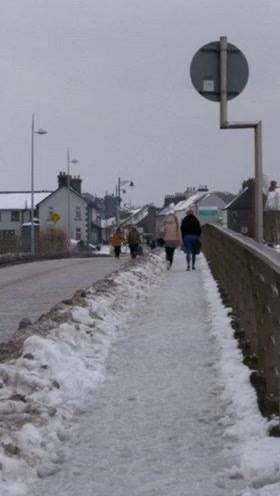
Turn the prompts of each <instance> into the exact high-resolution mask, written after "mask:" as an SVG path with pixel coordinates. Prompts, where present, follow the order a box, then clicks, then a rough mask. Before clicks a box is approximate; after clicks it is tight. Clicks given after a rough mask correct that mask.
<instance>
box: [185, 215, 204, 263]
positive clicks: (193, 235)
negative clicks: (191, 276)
mask: <svg viewBox="0 0 280 496" xmlns="http://www.w3.org/2000/svg"><path fill="white" fill-rule="evenodd" d="M181 234H182V240H183V243H184V247H185V251H186V258H187V270H190V264H191V262H192V269H193V270H195V259H196V254H197V249H198V244H200V240H199V238H200V235H201V226H200V222H199V220H198V219H197V217H196V216H195V215H194V213H193V210H192V209H189V210H188V211H187V214H186V216H185V217H184V218H183V220H182V223H181Z"/></svg>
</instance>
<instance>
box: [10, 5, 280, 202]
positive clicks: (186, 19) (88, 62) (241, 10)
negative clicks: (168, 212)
mask: <svg viewBox="0 0 280 496" xmlns="http://www.w3.org/2000/svg"><path fill="white" fill-rule="evenodd" d="M279 25H280V2H279V0H246V1H244V0H234V1H232V2H229V1H228V0H9V1H4V0H2V1H1V17H0V62H1V78H0V89H1V91H0V94H1V105H0V109H1V111H0V173H1V176H0V177H1V186H0V189H1V190H3V189H9V190H10V189H28V188H29V187H30V135H31V130H30V128H31V116H32V113H33V112H34V113H35V116H36V123H37V127H42V128H45V129H47V130H48V135H46V136H36V142H35V145H36V150H35V153H36V155H35V160H36V163H35V165H36V184H35V185H36V187H37V188H50V189H53V188H55V187H56V174H57V172H58V171H59V170H63V169H65V167H66V150H67V147H69V148H70V151H71V156H72V158H77V159H79V164H76V165H73V166H72V170H73V172H75V173H77V174H80V175H81V177H82V178H83V189H84V191H89V192H92V193H96V194H98V195H102V194H104V192H105V191H106V190H107V191H109V192H111V191H113V190H114V188H115V184H116V181H117V178H118V176H121V177H122V178H123V179H132V180H133V181H134V182H135V188H134V189H133V192H129V194H128V195H127V196H128V199H131V200H132V201H133V202H134V203H135V204H140V203H144V202H154V203H155V204H157V205H161V204H162V199H163V195H164V194H166V193H172V192H175V191H182V190H184V189H185V188H186V187H187V186H192V185H193V186H197V185H198V184H207V185H208V186H209V188H211V189H219V190H227V191H232V192H235V191H237V190H238V189H239V187H240V183H241V180H242V179H243V178H246V177H248V176H250V175H252V174H253V168H254V165H253V131H250V130H249V131H244V130H243V131H220V130H219V121H218V118H219V108H218V105H217V104H216V103H213V102H208V101H207V100H205V99H204V98H202V97H201V96H200V95H198V94H197V93H196V92H195V90H194V89H193V87H192V85H191V82H190V78H189V65H190V62H191V59H192V56H193V55H194V53H195V52H196V51H197V49H198V48H200V47H201V46H202V45H204V44H205V43H207V42H210V41H214V40H218V39H219V37H220V36H221V35H227V36H228V39H229V41H230V42H232V43H233V44H235V45H237V46H238V47H239V48H240V49H241V50H242V51H243V52H244V53H245V55H246V57H247V59H248V62H249V66H250V78H249V82H248V85H247V87H246V89H245V90H244V92H243V93H242V95H241V96H239V97H238V98H237V99H235V100H233V102H232V103H231V104H230V106H229V118H230V119H233V120H248V119H249V120H252V119H262V120H263V123H264V168H265V173H266V174H267V175H268V177H269V178H275V179H276V180H279V181H280V172H279V148H278V145H279V134H280V125H279V122H278V119H279V115H280V54H279V48H280V30H279Z"/></svg>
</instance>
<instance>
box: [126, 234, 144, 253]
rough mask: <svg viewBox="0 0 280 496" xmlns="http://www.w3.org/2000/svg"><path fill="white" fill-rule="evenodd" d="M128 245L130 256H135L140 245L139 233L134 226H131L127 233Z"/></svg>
mask: <svg viewBox="0 0 280 496" xmlns="http://www.w3.org/2000/svg"><path fill="white" fill-rule="evenodd" d="M127 241H128V245H129V249H130V255H131V258H136V256H137V254H138V250H139V245H140V242H141V240H140V234H139V232H138V231H137V229H136V227H132V228H131V229H130V231H129V234H128V239H127Z"/></svg>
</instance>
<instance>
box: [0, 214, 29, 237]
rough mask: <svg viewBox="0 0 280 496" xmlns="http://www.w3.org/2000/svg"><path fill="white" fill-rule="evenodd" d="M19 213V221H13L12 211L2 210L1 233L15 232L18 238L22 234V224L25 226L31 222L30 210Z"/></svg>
mask: <svg viewBox="0 0 280 496" xmlns="http://www.w3.org/2000/svg"><path fill="white" fill-rule="evenodd" d="M15 210H16V209H15ZM18 211H19V221H12V220H11V212H12V210H0V231H8V230H9V231H15V233H16V235H17V236H19V235H20V234H21V226H22V224H24V223H25V222H30V212H29V211H28V210H18Z"/></svg>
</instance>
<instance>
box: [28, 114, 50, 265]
mask: <svg viewBox="0 0 280 496" xmlns="http://www.w3.org/2000/svg"><path fill="white" fill-rule="evenodd" d="M35 134H40V135H43V134H48V131H46V130H45V129H41V128H40V129H38V131H35V116H34V114H32V122H31V254H32V256H33V257H34V256H35V230H34V135H35Z"/></svg>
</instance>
